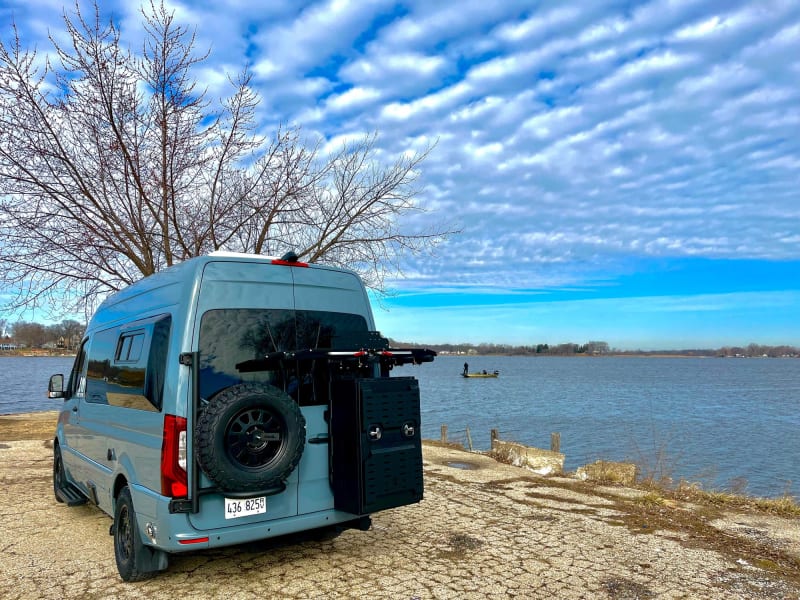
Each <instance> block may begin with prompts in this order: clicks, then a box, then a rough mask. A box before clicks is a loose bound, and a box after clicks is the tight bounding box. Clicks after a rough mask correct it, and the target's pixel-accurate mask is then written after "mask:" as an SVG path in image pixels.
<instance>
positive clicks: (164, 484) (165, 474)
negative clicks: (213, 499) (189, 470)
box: [161, 415, 189, 498]
mask: <svg viewBox="0 0 800 600" xmlns="http://www.w3.org/2000/svg"><path fill="white" fill-rule="evenodd" d="M162 439H163V442H162V446H161V493H162V494H163V495H164V496H169V497H170V498H186V496H188V495H189V488H188V485H187V478H186V465H187V461H186V419H185V418H184V417H176V416H174V415H165V416H164V437H163V438H162Z"/></svg>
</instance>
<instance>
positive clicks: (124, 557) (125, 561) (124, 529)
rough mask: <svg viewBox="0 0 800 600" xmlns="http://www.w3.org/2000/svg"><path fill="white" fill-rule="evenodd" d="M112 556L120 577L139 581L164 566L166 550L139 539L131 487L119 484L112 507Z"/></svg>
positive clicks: (147, 577)
mask: <svg viewBox="0 0 800 600" xmlns="http://www.w3.org/2000/svg"><path fill="white" fill-rule="evenodd" d="M111 532H112V533H113V534H114V558H115V559H116V562H117V571H118V572H119V576H120V577H122V580H123V581H142V580H144V579H149V578H151V577H153V576H154V575H155V574H156V573H157V572H158V571H159V570H161V569H165V568H166V567H167V561H166V554H164V552H162V551H160V550H155V549H154V548H148V547H147V546H145V545H144V544H143V543H142V539H141V536H140V535H139V526H138V525H137V523H136V511H134V510H133V500H132V499H131V491H130V489H129V488H128V486H127V485H126V486H125V487H123V488H122V489H121V490H120V492H119V496H117V502H116V505H115V507H114V525H113V526H112V529H111Z"/></svg>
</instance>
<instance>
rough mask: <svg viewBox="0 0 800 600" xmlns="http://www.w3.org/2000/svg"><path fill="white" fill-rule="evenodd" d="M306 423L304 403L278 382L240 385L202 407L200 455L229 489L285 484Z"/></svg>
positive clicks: (300, 448)
mask: <svg viewBox="0 0 800 600" xmlns="http://www.w3.org/2000/svg"><path fill="white" fill-rule="evenodd" d="M305 426H306V421H305V418H304V417H303V414H302V413H301V412H300V408H299V407H298V406H297V404H296V403H295V401H294V400H292V398H291V397H290V396H289V395H288V394H286V393H284V392H283V391H281V390H279V389H278V388H276V387H274V386H271V385H265V384H257V383H243V384H239V385H234V386H231V387H229V388H226V389H224V390H222V391H221V392H219V393H218V394H216V395H215V396H214V397H213V398H212V399H211V400H210V401H209V403H208V404H207V405H206V406H204V407H203V408H202V410H201V412H200V415H199V418H198V421H197V427H196V429H195V432H196V437H195V441H196V444H197V447H198V452H197V458H198V461H199V463H200V466H201V467H202V469H203V471H205V473H206V475H208V477H209V479H211V480H212V481H213V482H214V483H216V484H217V485H218V486H219V487H220V488H222V489H223V490H227V491H258V490H266V489H268V488H273V487H276V486H280V485H282V483H283V481H284V480H285V479H286V478H287V477H288V476H289V474H290V473H291V472H292V471H293V470H294V469H295V467H296V466H297V464H298V463H299V462H300V457H301V456H302V454H303V447H304V446H305Z"/></svg>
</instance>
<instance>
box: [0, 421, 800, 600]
mask: <svg viewBox="0 0 800 600" xmlns="http://www.w3.org/2000/svg"><path fill="white" fill-rule="evenodd" d="M54 420H55V415H54V413H40V414H39V415H36V416H31V415H25V416H19V415H15V416H14V417H4V416H0V531H2V536H0V589H2V596H3V597H4V598H78V597H80V598H93V597H97V598H100V597H102V598H107V597H119V598H170V599H171V598H215V597H219V598H252V597H256V596H258V597H263V598H277V597H280V598H331V597H341V598H363V597H381V598H383V597H385V598H397V599H413V598H420V599H421V598H507V597H515V596H516V597H524V598H641V599H646V598H725V599H729V598H748V599H750V598H800V535H798V530H800V527H798V523H797V520H789V519H779V518H776V517H769V516H765V515H760V514H750V513H747V514H745V513H722V512H716V511H713V510H711V509H708V508H704V507H696V506H695V507H691V506H679V505H674V504H671V503H666V504H664V503H660V502H655V501H654V500H653V499H652V497H651V495H647V494H644V493H643V492H639V491H636V490H627V489H623V488H597V487H591V486H587V485H586V484H581V483H578V482H574V481H571V480H567V479H545V478H541V477H538V476H535V475H531V474H529V473H527V472H525V471H523V470H521V469H518V468H515V467H511V466H507V465H502V464H498V463H497V462H495V461H494V460H492V459H490V458H487V457H484V456H480V455H474V454H467V453H464V452H461V451H458V450H453V449H448V448H440V447H437V446H433V445H426V446H425V450H424V456H425V483H426V489H425V500H423V502H421V503H420V504H418V505H414V506H408V507H403V508H401V509H395V510H391V511H386V512H382V513H377V514H375V515H374V516H373V528H372V529H371V530H370V531H368V532H357V531H346V532H344V533H342V534H341V535H339V536H338V537H333V536H332V535H330V534H328V535H322V534H319V533H316V534H315V533H312V534H307V535H303V536H292V537H289V538H282V539H279V540H272V541H264V542H260V543H255V544H247V545H244V546H237V547H232V548H224V549H217V550H210V551H202V552H197V553H193V554H187V555H180V556H173V557H172V558H171V561H170V568H169V570H168V571H167V572H165V573H163V574H161V575H160V576H158V577H157V578H155V579H153V580H150V581H146V582H141V583H136V584H124V583H122V582H121V581H120V579H119V577H118V576H117V573H116V569H115V566H114V558H113V548H112V539H111V537H110V536H109V535H108V529H109V525H110V524H111V521H110V519H109V518H108V517H106V516H105V515H104V514H103V513H101V512H100V511H99V510H98V509H96V508H94V507H92V506H81V507H77V508H67V507H66V506H64V505H62V504H57V503H56V502H55V500H54V499H53V495H52V483H51V479H50V473H51V468H52V464H51V463H52V450H51V443H50V442H48V441H46V440H47V438H48V437H49V435H50V432H51V431H52V429H53V424H54ZM37 423H38V424H37ZM20 438H21V439H20Z"/></svg>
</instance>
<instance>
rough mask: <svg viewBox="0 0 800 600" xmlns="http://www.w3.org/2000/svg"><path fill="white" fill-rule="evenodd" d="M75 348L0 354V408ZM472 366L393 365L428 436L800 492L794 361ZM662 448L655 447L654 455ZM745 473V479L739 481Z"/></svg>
mask: <svg viewBox="0 0 800 600" xmlns="http://www.w3.org/2000/svg"><path fill="white" fill-rule="evenodd" d="M72 360H73V359H72V358H11V357H0V377H2V381H3V382H4V384H5V385H4V389H5V390H6V392H7V393H5V394H2V395H0V414H3V413H19V412H31V411H41V410H53V409H57V408H58V407H59V406H60V402H61V401H60V400H48V399H47V398H46V397H45V391H46V389H47V380H48V378H49V377H50V375H51V374H53V373H68V372H69V369H70V367H71V366H72ZM469 362H470V370H478V369H486V370H494V369H498V370H500V372H501V374H500V377H499V378H498V379H464V378H463V377H461V376H460V373H461V370H462V365H463V363H464V360H463V358H458V357H450V356H441V357H438V358H437V359H436V360H435V361H434V362H433V363H429V364H424V365H422V366H420V367H407V366H406V367H401V368H398V369H396V370H395V372H394V375H397V376H402V375H414V376H416V377H417V378H419V380H420V387H421V390H422V413H423V414H422V417H423V427H422V430H423V435H424V437H426V438H433V439H438V438H439V432H440V426H441V425H442V424H447V425H448V427H449V432H450V433H449V437H450V439H455V440H458V441H464V440H465V430H466V428H467V427H469V428H470V430H471V433H472V439H473V442H474V445H475V447H476V448H478V449H486V448H488V447H489V430H490V429H492V428H497V429H499V430H500V437H501V438H502V439H509V440H514V441H518V442H520V443H523V444H527V445H531V446H537V447H540V448H549V447H550V433H551V432H559V433H560V434H561V451H562V452H564V453H565V454H566V463H565V468H566V469H568V470H572V469H574V468H576V467H578V466H580V465H582V464H585V463H588V462H592V461H594V460H597V459H599V458H602V459H606V460H633V461H635V462H639V463H640V464H641V465H642V466H644V467H645V468H650V469H656V468H658V467H659V466H661V467H663V469H662V473H663V474H669V475H672V477H673V478H676V479H677V478H685V479H689V480H692V481H699V482H701V483H703V484H704V486H706V487H711V488H717V489H734V490H735V491H744V492H746V493H749V494H753V495H758V496H778V495H780V494H782V493H784V492H785V491H787V490H788V491H790V492H791V493H792V494H793V495H795V496H800V492H799V491H798V490H800V410H799V409H800V360H797V359H716V358H708V359H700V358H698V359H694V358H663V359H662V358H557V357H547V358H525V357H470V359H469ZM659 457H660V458H659ZM745 481H746V487H744V488H743V487H742V486H744V484H745Z"/></svg>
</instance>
